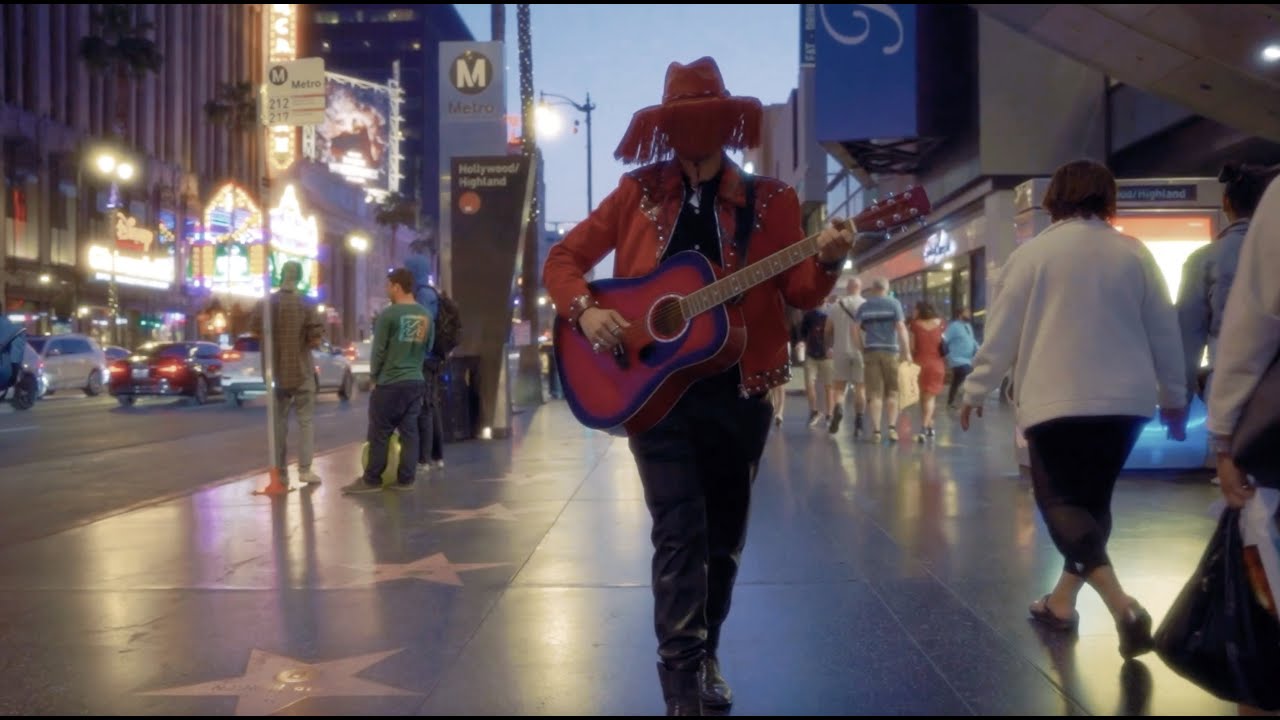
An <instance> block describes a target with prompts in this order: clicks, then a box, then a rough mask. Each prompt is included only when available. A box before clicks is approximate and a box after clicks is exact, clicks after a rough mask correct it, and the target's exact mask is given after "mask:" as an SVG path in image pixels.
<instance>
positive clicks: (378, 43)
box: [301, 4, 472, 229]
mask: <svg viewBox="0 0 1280 720" xmlns="http://www.w3.org/2000/svg"><path fill="white" fill-rule="evenodd" d="M301 7H305V8H306V11H305V15H304V17H305V20H304V23H303V35H302V47H303V48H305V49H306V50H307V54H308V55H310V56H315V57H322V58H324V61H325V69H326V70H328V71H330V72H338V73H342V74H345V75H350V76H353V77H357V78H360V79H362V80H367V81H370V82H375V83H385V82H386V81H387V80H388V79H389V78H391V77H392V67H393V65H394V63H396V62H399V64H400V87H401V88H402V89H403V91H404V102H403V105H402V106H401V111H402V113H403V116H404V117H403V120H402V122H401V124H400V132H401V134H402V136H403V138H402V145H401V154H402V155H403V157H404V167H403V169H402V170H403V176H404V178H405V180H404V181H403V182H402V186H401V188H400V193H401V194H402V195H405V196H407V197H412V198H416V199H417V200H418V202H419V206H420V207H421V209H422V224H423V225H424V226H425V227H426V228H428V229H430V228H432V227H433V224H434V222H435V220H437V219H438V218H439V217H440V187H439V176H438V168H439V165H440V147H439V118H440V82H439V77H440V69H439V44H440V43H441V42H444V41H454V40H471V39H472V35H471V31H470V30H469V29H468V28H467V26H466V23H464V22H463V21H462V18H461V17H460V16H459V15H458V11H457V10H456V9H455V8H454V6H453V5H394V4H374V5H307V6H301Z"/></svg>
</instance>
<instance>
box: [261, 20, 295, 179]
mask: <svg viewBox="0 0 1280 720" xmlns="http://www.w3.org/2000/svg"><path fill="white" fill-rule="evenodd" d="M297 23H298V14H297V7H296V6H294V5H276V4H272V5H267V23H266V33H267V63H268V64H271V63H278V62H285V61H288V60H295V59H297V57H298V32H297V31H298V25H297ZM296 135H297V133H296V132H295V131H294V128H293V127H291V126H289V125H272V126H271V127H270V128H268V129H267V148H268V153H267V159H268V161H269V165H270V167H269V168H268V169H269V170H272V171H276V172H283V171H285V170H288V169H289V168H290V167H291V166H292V165H293V162H294V160H296V159H297V157H298V141H297V138H296Z"/></svg>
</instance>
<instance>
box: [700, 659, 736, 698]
mask: <svg viewBox="0 0 1280 720" xmlns="http://www.w3.org/2000/svg"><path fill="white" fill-rule="evenodd" d="M698 694H699V696H700V697H701V698H702V705H703V707H706V708H708V709H711V710H728V709H729V708H730V707H732V706H733V689H732V688H730V687H729V681H728V680H725V679H724V676H723V675H721V674H720V661H719V660H717V659H716V656H715V655H710V654H708V655H707V656H705V657H703V658H702V666H701V667H699V668H698Z"/></svg>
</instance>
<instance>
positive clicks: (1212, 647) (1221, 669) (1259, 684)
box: [1155, 509, 1280, 710]
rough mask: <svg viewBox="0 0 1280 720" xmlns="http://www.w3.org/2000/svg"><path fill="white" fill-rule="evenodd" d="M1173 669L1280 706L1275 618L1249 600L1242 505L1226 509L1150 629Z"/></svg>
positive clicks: (1220, 690)
mask: <svg viewBox="0 0 1280 720" xmlns="http://www.w3.org/2000/svg"><path fill="white" fill-rule="evenodd" d="M1155 641H1156V652H1157V653H1158V654H1159V655H1160V657H1161V658H1162V659H1163V660H1164V661H1165V663H1166V664H1168V666H1169V667H1170V669H1172V670H1173V671H1174V672H1176V673H1178V674H1179V675H1181V676H1183V677H1185V678H1186V679H1188V680H1190V681H1191V682H1193V683H1195V684H1196V685H1199V686H1200V687H1201V688H1203V689H1204V690H1206V691H1208V692H1210V693H1213V694H1214V695H1216V696H1218V697H1219V698H1221V699H1223V700H1227V701H1231V702H1237V703H1244V704H1246V705H1252V706H1254V707H1258V708H1262V709H1266V710H1277V709H1280V682H1277V677H1278V676H1277V668H1280V622H1278V621H1277V620H1276V617H1275V616H1274V615H1272V614H1271V613H1270V612H1268V610H1267V609H1265V608H1264V607H1263V606H1262V605H1260V604H1259V603H1258V602H1257V601H1256V600H1255V598H1254V591H1253V588H1252V586H1251V584H1250V581H1249V575H1248V572H1247V570H1246V569H1245V554H1244V541H1243V538H1242V535H1241V511H1239V510H1230V509H1228V510H1225V511H1224V512H1223V513H1222V517H1221V519H1219V521H1218V529H1217V530H1216V531H1215V532H1214V535H1213V538H1212V539H1211V540H1210V541H1209V547H1208V548H1207V549H1206V550H1205V553H1204V556H1203V557H1202V558H1201V559H1200V566H1199V567H1197V568H1196V571H1195V573H1194V574H1192V576H1191V579H1190V580H1189V581H1188V582H1187V585H1186V587H1184V588H1183V589H1182V592H1181V593H1180V594H1179V595H1178V598H1177V600H1175V601H1174V603H1173V607H1172V608H1170V609H1169V614H1168V615H1166V616H1165V618H1164V622H1162V623H1161V624H1160V628H1159V629H1158V630H1157V631H1156V634H1155Z"/></svg>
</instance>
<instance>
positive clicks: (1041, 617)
mask: <svg viewBox="0 0 1280 720" xmlns="http://www.w3.org/2000/svg"><path fill="white" fill-rule="evenodd" d="M1030 611H1031V619H1032V620H1035V621H1036V622H1038V623H1040V624H1041V625H1044V626H1046V627H1048V628H1049V629H1050V630H1057V631H1059V632H1070V631H1072V630H1075V629H1076V627H1078V626H1079V625H1080V614H1079V613H1072V616H1071V617H1069V618H1061V617H1058V616H1057V615H1056V614H1055V613H1054V612H1053V610H1050V609H1049V596H1048V595H1045V596H1044V597H1042V598H1040V607H1039V609H1037V608H1036V605H1035V604H1034V603H1033V604H1032V605H1031V608H1030Z"/></svg>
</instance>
